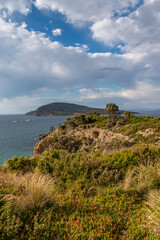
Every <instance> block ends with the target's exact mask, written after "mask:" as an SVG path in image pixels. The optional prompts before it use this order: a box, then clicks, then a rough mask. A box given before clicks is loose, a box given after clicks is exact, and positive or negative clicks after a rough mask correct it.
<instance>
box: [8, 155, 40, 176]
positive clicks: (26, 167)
mask: <svg viewBox="0 0 160 240" xmlns="http://www.w3.org/2000/svg"><path fill="white" fill-rule="evenodd" d="M7 164H8V168H9V169H10V170H15V171H16V172H23V173H25V172H28V171H31V170H32V169H34V168H35V167H36V166H37V160H36V158H26V157H14V158H13V159H9V160H8V161H7Z"/></svg>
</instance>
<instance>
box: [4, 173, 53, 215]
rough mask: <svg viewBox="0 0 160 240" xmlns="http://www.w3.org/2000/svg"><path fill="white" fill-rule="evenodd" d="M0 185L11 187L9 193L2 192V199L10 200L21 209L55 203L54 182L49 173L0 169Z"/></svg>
mask: <svg viewBox="0 0 160 240" xmlns="http://www.w3.org/2000/svg"><path fill="white" fill-rule="evenodd" d="M0 186H1V187H5V188H7V187H8V188H11V187H12V191H10V192H11V193H10V194H8V193H6V194H3V198H2V200H5V201H9V202H11V203H12V204H13V205H14V206H17V207H18V208H19V209H20V210H22V211H23V210H25V209H35V208H42V207H44V206H46V205H47V204H48V203H52V204H55V195H54V189H55V182H54V180H53V178H51V177H50V176H49V175H40V174H39V173H38V172H34V173H27V174H25V175H20V174H16V173H13V172H10V171H7V172H5V171H4V170H1V175H0ZM17 190H18V191H17Z"/></svg>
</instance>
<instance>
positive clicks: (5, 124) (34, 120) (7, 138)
mask: <svg viewBox="0 0 160 240" xmlns="http://www.w3.org/2000/svg"><path fill="white" fill-rule="evenodd" d="M65 119H66V116H53V117H34V116H25V115H0V165H3V164H4V162H6V161H7V160H8V159H9V158H13V157H15V156H26V157H31V156H32V153H33V148H34V145H35V144H36V142H37V138H38V137H39V134H42V133H48V132H49V129H50V127H51V126H53V127H54V128H57V127H58V125H59V124H62V123H63V122H64V120H65Z"/></svg>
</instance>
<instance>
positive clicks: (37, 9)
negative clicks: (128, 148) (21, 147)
mask: <svg viewBox="0 0 160 240" xmlns="http://www.w3.org/2000/svg"><path fill="white" fill-rule="evenodd" d="M0 86H1V87H0V114H16V113H17V114H19V113H22V114H23V113H26V112H28V111H31V110H35V109H37V108H38V107H39V106H41V105H45V104H48V103H52V102H68V103H76V104H80V105H86V106H90V107H100V108H105V106H106V104H107V103H110V102H114V103H116V104H117V105H118V106H119V108H120V109H125V110H130V109H160V0H121V1H120V0H87V1H86V0H0Z"/></svg>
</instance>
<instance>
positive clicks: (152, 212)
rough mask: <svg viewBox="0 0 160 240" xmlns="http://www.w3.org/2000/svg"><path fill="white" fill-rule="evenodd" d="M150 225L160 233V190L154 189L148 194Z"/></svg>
mask: <svg viewBox="0 0 160 240" xmlns="http://www.w3.org/2000/svg"><path fill="white" fill-rule="evenodd" d="M146 204H147V206H149V209H148V219H147V220H148V225H149V227H150V228H151V229H152V230H154V231H155V232H156V233H157V234H158V235H160V190H153V191H151V192H149V194H148V196H147V202H146Z"/></svg>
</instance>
